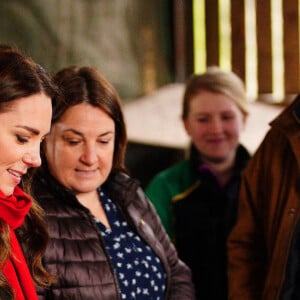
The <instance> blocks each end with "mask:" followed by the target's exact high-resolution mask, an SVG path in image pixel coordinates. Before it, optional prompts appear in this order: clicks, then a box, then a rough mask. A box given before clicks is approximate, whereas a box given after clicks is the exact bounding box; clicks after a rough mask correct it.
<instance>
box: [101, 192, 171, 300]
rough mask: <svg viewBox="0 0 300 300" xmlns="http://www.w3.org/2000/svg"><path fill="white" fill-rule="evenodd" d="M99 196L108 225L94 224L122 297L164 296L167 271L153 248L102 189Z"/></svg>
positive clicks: (156, 298) (155, 298) (157, 298)
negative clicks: (130, 224)
mask: <svg viewBox="0 0 300 300" xmlns="http://www.w3.org/2000/svg"><path fill="white" fill-rule="evenodd" d="M100 199H101V203H102V206H103V208H104V210H105V212H106V215H107V218H108V220H109V222H110V226H111V229H109V228H106V227H105V226H104V225H103V224H102V223H101V222H100V221H99V220H96V222H97V225H98V227H99V229H100V231H101V234H102V236H103V238H104V240H105V243H106V250H107V252H108V254H109V256H110V258H111V262H112V265H113V267H114V270H115V274H116V275H117V278H118V283H119V288H120V294H121V299H141V300H145V299H149V300H161V299H164V293H165V290H166V272H165V270H164V268H163V265H162V263H161V261H160V260H159V258H158V257H157V256H156V255H155V253H154V252H153V251H152V249H151V248H150V247H149V246H148V245H147V244H146V243H145V242H144V241H143V240H142V239H141V238H140V237H139V236H138V234H137V233H136V232H135V231H134V230H133V229H132V228H131V227H130V226H129V224H128V223H127V222H126V221H125V220H124V218H123V217H122V215H121V213H120V212H119V211H118V209H117V207H116V205H115V204H114V203H113V202H112V201H111V200H110V199H109V198H108V197H107V195H106V194H105V191H104V190H103V189H101V190H100Z"/></svg>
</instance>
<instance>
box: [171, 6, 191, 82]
mask: <svg viewBox="0 0 300 300" xmlns="http://www.w3.org/2000/svg"><path fill="white" fill-rule="evenodd" d="M192 4H193V1H192V0H175V1H174V7H173V9H174V20H176V21H175V22H174V55H175V80H176V82H185V80H186V78H187V77H188V76H189V75H190V74H191V73H193V72H194V34H193V5H192Z"/></svg>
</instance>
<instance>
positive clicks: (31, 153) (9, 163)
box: [0, 45, 56, 300]
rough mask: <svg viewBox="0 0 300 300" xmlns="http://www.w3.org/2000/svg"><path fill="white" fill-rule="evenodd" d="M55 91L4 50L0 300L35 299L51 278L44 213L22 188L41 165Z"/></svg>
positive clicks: (0, 74)
mask: <svg viewBox="0 0 300 300" xmlns="http://www.w3.org/2000/svg"><path fill="white" fill-rule="evenodd" d="M55 94H56V89H55V87H54V85H53V84H52V83H51V80H50V77H49V76H48V74H47V73H46V72H45V70H44V69H43V68H42V67H41V66H39V65H38V64H36V63H35V62H34V61H33V60H32V59H30V58H29V57H26V56H24V55H23V54H22V53H20V52H19V51H18V50H16V49H14V48H12V47H10V46H6V45H1V46H0V124H1V131H0V149H1V150H0V298H1V299H17V300H28V299H30V300H34V299H37V294H36V290H35V287H34V283H36V284H38V285H41V286H44V287H45V286H47V285H48V284H49V283H50V282H51V280H52V276H51V275H50V274H48V272H47V271H46V270H45V269H44V268H43V266H42V264H41V260H42V256H43V254H44V251H45V248H46V242H47V237H48V236H47V232H46V227H45V224H44V222H43V219H42V211H41V208H40V207H39V206H38V205H37V203H35V201H34V200H32V199H31V198H30V196H29V195H27V194H26V193H24V192H23V190H22V189H21V188H20V187H19V184H20V182H21V179H22V176H23V175H25V174H26V173H27V171H28V170H29V169H30V168H34V167H38V166H39V165H40V164H41V158H40V143H41V140H42V139H43V138H44V136H45V135H46V134H48V132H49V130H50V124H51V113H52V103H51V99H52V98H53V99H54V96H55Z"/></svg>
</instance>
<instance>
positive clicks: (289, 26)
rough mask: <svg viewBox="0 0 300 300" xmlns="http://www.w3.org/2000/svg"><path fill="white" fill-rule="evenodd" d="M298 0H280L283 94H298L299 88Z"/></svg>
mask: <svg viewBox="0 0 300 300" xmlns="http://www.w3.org/2000/svg"><path fill="white" fill-rule="evenodd" d="M298 5H299V4H298V0H288V1H282V8H283V23H284V24H283V28H284V29H283V45H284V82H285V84H284V88H285V92H284V93H285V95H287V96H288V95H289V94H298V93H299V91H300V89H299V15H298Z"/></svg>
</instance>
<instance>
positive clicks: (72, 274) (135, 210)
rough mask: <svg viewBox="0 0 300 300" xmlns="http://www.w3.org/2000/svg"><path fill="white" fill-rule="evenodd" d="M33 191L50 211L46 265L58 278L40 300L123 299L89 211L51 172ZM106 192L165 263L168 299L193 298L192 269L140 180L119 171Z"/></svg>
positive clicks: (38, 178) (41, 172) (39, 176)
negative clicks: (177, 249)
mask: <svg viewBox="0 0 300 300" xmlns="http://www.w3.org/2000/svg"><path fill="white" fill-rule="evenodd" d="M32 187H33V193H34V197H35V199H36V200H38V202H39V203H40V205H41V206H42V207H43V208H44V210H45V211H46V217H47V222H48V226H49V234H50V242H49V245H48V248H47V251H46V254H45V257H44V263H45V266H46V268H47V269H48V270H49V271H50V272H51V273H52V274H54V275H56V276H57V281H56V283H54V284H53V285H52V286H51V287H50V288H49V289H47V290H41V289H38V294H39V299H47V300H50V299H51V300H52V299H66V300H79V299H80V300H96V299H97V300H117V299H120V294H119V291H118V283H117V278H116V276H115V274H114V271H113V268H112V265H111V263H110V260H109V257H108V254H107V252H106V250H105V246H104V241H103V239H102V237H101V234H100V232H99V230H98V227H97V225H96V223H95V221H94V218H93V216H92V215H91V214H90V212H89V210H87V209H86V208H85V207H83V206H82V205H81V204H80V203H79V202H78V201H77V199H76V197H75V196H74V195H73V194H72V193H70V192H69V191H68V190H66V189H65V188H64V187H62V186H61V185H60V184H59V183H58V182H57V181H56V180H55V179H54V178H53V177H52V176H51V175H50V174H49V173H48V171H47V170H42V169H40V170H39V171H38V172H37V173H36V175H35V179H34V182H33V186H32ZM105 189H106V191H107V192H108V194H109V196H110V198H111V199H112V201H113V202H114V203H115V204H116V205H117V206H118V208H119V209H120V211H121V213H122V214H123V216H124V217H125V219H126V220H127V222H128V223H129V224H131V225H132V226H133V228H135V229H136V231H137V232H138V233H139V235H140V237H142V238H143V239H144V240H145V241H146V242H147V243H148V245H149V246H150V247H151V248H152V249H153V251H154V252H155V253H156V254H157V255H158V257H159V258H160V259H161V261H162V263H163V265H164V267H165V270H166V272H167V290H166V294H165V297H164V299H168V300H169V299H177V300H189V299H195V298H194V287H193V284H192V279H191V273H190V270H189V269H188V268H187V267H186V265H184V264H183V262H181V261H180V260H179V259H178V256H177V252H176V250H175V248H174V246H173V244H172V243H171V241H170V239H169V237H168V236H167V234H166V233H165V231H164V229H163V227H162V225H161V222H160V220H159V218H158V216H157V214H156V213H155V211H154V208H153V206H152V204H151V203H150V201H149V200H148V199H147V198H146V196H145V194H144V192H143V191H142V189H141V188H140V187H139V184H138V182H137V181H136V180H133V179H131V178H130V177H128V176H127V175H126V174H124V173H118V174H116V175H114V176H111V178H109V180H107V182H106V183H105ZM145 300H146V299H145Z"/></svg>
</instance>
